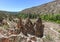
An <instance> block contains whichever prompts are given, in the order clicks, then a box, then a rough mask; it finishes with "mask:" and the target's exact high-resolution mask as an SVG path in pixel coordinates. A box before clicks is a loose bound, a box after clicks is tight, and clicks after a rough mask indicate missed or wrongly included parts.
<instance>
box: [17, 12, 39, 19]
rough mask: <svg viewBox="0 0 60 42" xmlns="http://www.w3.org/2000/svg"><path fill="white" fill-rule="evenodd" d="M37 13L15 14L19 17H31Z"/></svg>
mask: <svg viewBox="0 0 60 42" xmlns="http://www.w3.org/2000/svg"><path fill="white" fill-rule="evenodd" d="M37 16H38V15H37V14H23V13H21V14H20V13H19V14H17V17H21V18H24V19H25V18H27V17H28V18H31V19H33V18H37Z"/></svg>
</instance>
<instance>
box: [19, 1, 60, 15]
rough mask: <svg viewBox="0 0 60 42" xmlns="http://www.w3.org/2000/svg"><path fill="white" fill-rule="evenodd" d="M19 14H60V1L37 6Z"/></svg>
mask: <svg viewBox="0 0 60 42" xmlns="http://www.w3.org/2000/svg"><path fill="white" fill-rule="evenodd" d="M19 13H25V14H59V13H60V0H55V1H52V2H49V3H46V4H43V5H39V6H35V7H32V8H28V9H25V10H22V11H20V12H19Z"/></svg>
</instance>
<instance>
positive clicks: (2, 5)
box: [0, 0, 53, 12]
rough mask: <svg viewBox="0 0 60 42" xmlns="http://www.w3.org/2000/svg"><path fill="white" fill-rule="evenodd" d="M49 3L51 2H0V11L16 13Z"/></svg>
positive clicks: (18, 0)
mask: <svg viewBox="0 0 60 42" xmlns="http://www.w3.org/2000/svg"><path fill="white" fill-rule="evenodd" d="M51 1H53V0H0V10H4V11H14V12H15V11H16V12H17V11H21V10H23V9H26V8H30V7H34V6H38V5H42V4H45V3H48V2H51Z"/></svg>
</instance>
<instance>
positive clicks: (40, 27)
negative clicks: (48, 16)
mask: <svg viewBox="0 0 60 42" xmlns="http://www.w3.org/2000/svg"><path fill="white" fill-rule="evenodd" d="M34 30H35V35H36V36H37V37H43V31H44V25H43V24H42V20H41V18H38V19H37V21H36V22H35V25H34Z"/></svg>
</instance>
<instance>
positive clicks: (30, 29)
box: [25, 18, 35, 35]
mask: <svg viewBox="0 0 60 42" xmlns="http://www.w3.org/2000/svg"><path fill="white" fill-rule="evenodd" d="M25 28H26V30H27V33H28V34H31V35H34V32H35V31H34V28H33V24H32V22H31V20H30V19H29V18H27V20H26V23H25Z"/></svg>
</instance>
